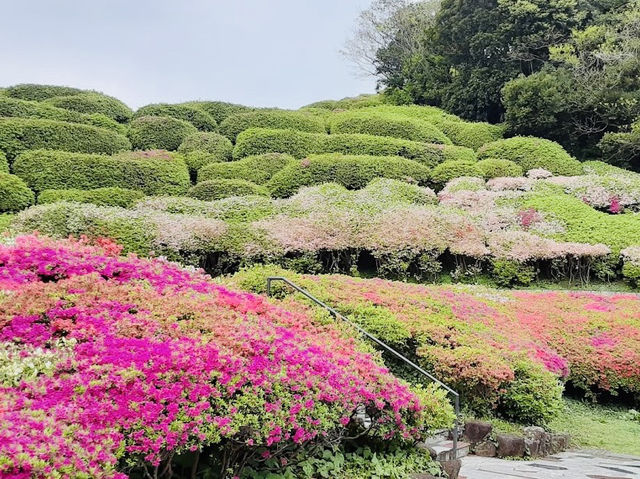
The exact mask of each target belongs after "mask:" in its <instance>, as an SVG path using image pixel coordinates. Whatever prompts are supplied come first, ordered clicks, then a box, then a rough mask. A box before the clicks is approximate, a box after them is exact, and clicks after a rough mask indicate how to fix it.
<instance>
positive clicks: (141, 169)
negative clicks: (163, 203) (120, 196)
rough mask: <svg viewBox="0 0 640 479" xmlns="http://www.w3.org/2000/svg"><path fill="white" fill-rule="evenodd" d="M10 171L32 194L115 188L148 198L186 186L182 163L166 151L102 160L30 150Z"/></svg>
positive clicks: (72, 154) (61, 152) (75, 154)
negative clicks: (146, 195)
mask: <svg viewBox="0 0 640 479" xmlns="http://www.w3.org/2000/svg"><path fill="white" fill-rule="evenodd" d="M13 171H14V173H15V174H16V175H18V176H19V177H21V178H22V179H23V180H24V181H25V182H26V183H27V184H28V185H29V187H30V188H32V189H33V190H34V191H36V192H42V191H44V190H49V189H83V190H90V189H96V188H105V187H118V188H128V189H133V190H140V191H143V192H145V193H146V194H149V195H152V194H180V193H184V192H185V191H186V190H187V188H188V186H189V172H188V171H187V167H186V165H185V164H184V161H183V160H182V159H180V158H174V157H172V156H171V155H170V154H169V153H168V152H166V151H148V152H133V153H125V154H121V155H119V156H104V155H91V154H82V153H68V152H63V151H49V150H34V151H28V152H25V153H22V154H21V155H20V156H19V157H18V158H16V160H15V162H14V164H13Z"/></svg>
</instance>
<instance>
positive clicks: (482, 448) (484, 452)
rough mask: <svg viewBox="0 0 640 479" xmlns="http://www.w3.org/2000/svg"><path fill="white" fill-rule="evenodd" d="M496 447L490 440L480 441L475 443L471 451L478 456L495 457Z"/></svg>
mask: <svg viewBox="0 0 640 479" xmlns="http://www.w3.org/2000/svg"><path fill="white" fill-rule="evenodd" d="M497 452H498V449H497V448H496V445H495V444H494V443H493V442H491V441H482V442H479V443H478V444H476V445H475V447H474V448H473V453H474V454H475V455H476V456H480V457H495V456H496V453H497Z"/></svg>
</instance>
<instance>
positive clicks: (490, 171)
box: [477, 158, 524, 180]
mask: <svg viewBox="0 0 640 479" xmlns="http://www.w3.org/2000/svg"><path fill="white" fill-rule="evenodd" d="M477 166H478V168H480V171H481V172H482V177H483V178H484V179H485V180H490V179H491V178H500V177H504V176H523V175H524V171H523V169H522V167H521V166H520V165H518V164H517V163H514V162H513V161H511V160H501V159H499V158H487V159H486V160H480V161H479V162H478V163H477Z"/></svg>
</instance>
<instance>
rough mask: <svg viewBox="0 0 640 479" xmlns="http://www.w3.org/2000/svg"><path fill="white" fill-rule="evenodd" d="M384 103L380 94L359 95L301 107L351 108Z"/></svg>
mask: <svg viewBox="0 0 640 479" xmlns="http://www.w3.org/2000/svg"><path fill="white" fill-rule="evenodd" d="M382 104H384V97H383V96H382V95H367V94H365V95H359V96H356V97H347V98H343V99H342V100H322V101H317V102H315V103H311V104H309V105H306V106H304V107H303V108H322V109H325V110H352V109H356V108H368V107H372V106H378V105H382Z"/></svg>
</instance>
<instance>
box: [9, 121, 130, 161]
mask: <svg viewBox="0 0 640 479" xmlns="http://www.w3.org/2000/svg"><path fill="white" fill-rule="evenodd" d="M39 148H46V149H50V150H64V151H72V152H81V153H106V154H113V153H117V152H119V151H124V150H130V149H131V143H129V140H128V139H127V138H126V137H125V136H123V135H119V134H118V133H115V132H113V131H110V130H105V129H104V128H96V127H95V126H89V125H80V124H78V123H67V122H64V121H55V120H39V119H32V118H0V151H4V152H5V153H6V155H7V157H8V158H9V159H10V160H12V159H13V158H15V157H16V156H18V155H19V154H20V153H21V152H23V151H25V150H36V149H39Z"/></svg>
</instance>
